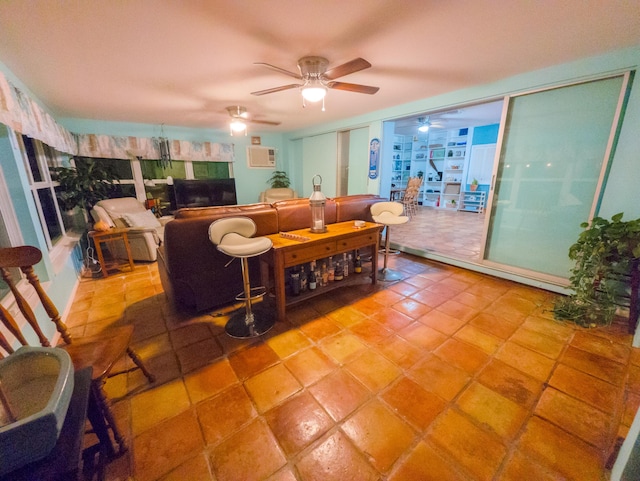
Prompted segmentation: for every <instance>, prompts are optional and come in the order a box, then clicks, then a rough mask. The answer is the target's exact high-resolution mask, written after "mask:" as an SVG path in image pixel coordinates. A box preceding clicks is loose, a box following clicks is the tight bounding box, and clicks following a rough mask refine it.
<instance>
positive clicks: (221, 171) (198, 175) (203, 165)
mask: <svg viewBox="0 0 640 481" xmlns="http://www.w3.org/2000/svg"><path fill="white" fill-rule="evenodd" d="M229 177H230V176H229V164H228V163H226V162H194V163H193V178H194V179H228V178H229Z"/></svg>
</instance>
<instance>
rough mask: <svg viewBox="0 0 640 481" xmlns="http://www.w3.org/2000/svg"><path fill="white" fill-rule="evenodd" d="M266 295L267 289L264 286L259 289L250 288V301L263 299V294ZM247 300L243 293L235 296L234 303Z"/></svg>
mask: <svg viewBox="0 0 640 481" xmlns="http://www.w3.org/2000/svg"><path fill="white" fill-rule="evenodd" d="M266 293H267V288H266V287H264V286H259V287H252V288H251V294H250V296H251V297H250V299H251V300H252V301H253V300H254V299H260V298H261V297H264V296H265V294H266ZM246 300H247V298H246V296H245V295H244V292H241V293H240V294H238V295H237V296H236V301H246Z"/></svg>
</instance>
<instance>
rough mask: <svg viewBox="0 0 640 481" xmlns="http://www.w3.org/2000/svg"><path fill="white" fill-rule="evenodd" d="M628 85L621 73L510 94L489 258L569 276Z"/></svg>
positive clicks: (495, 195) (492, 208)
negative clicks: (574, 247) (575, 245)
mask: <svg viewBox="0 0 640 481" xmlns="http://www.w3.org/2000/svg"><path fill="white" fill-rule="evenodd" d="M624 85H626V82H625V77H624V76H622V75H621V76H618V77H613V78H608V79H603V80H597V81H591V82H586V83H582V84H577V85H572V86H567V87H562V88H556V89H552V90H545V91H542V92H536V93H531V94H526V95H521V96H518V97H513V98H512V99H511V100H510V103H509V109H508V114H507V120H506V123H505V126H504V140H503V143H502V149H501V153H500V161H499V165H498V168H497V175H496V179H497V181H496V185H495V192H494V196H493V202H492V206H491V219H490V221H489V229H488V233H487V240H486V247H485V259H487V260H489V261H491V262H495V263H498V264H503V265H508V266H514V267H517V268H521V269H525V270H529V271H535V272H539V273H543V274H547V275H550V276H554V277H561V278H567V277H568V275H569V269H570V268H571V261H570V260H569V258H568V251H569V247H570V246H571V245H572V244H573V243H574V242H575V241H576V239H577V237H578V235H579V233H580V232H581V228H580V223H581V222H584V221H586V220H588V219H589V216H590V212H591V210H592V206H593V205H594V198H595V197H596V193H597V191H598V188H599V181H600V176H601V172H602V168H603V162H605V159H606V157H607V154H608V146H609V145H610V137H611V135H612V123H613V122H614V120H615V119H616V113H617V112H618V109H619V108H620V105H619V104H620V100H619V99H620V98H621V95H620V93H621V88H622V87H623V86H624Z"/></svg>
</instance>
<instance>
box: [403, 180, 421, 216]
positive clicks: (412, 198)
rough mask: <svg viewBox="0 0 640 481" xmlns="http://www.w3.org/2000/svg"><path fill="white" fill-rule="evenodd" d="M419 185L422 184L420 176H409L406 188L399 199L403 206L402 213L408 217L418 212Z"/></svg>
mask: <svg viewBox="0 0 640 481" xmlns="http://www.w3.org/2000/svg"><path fill="white" fill-rule="evenodd" d="M420 186H422V179H421V178H420V177H409V180H408V181H407V188H406V189H405V191H404V193H403V195H402V197H401V199H400V202H401V203H402V205H403V206H404V213H405V215H407V216H408V217H413V216H414V215H416V214H417V213H418V198H419V196H420Z"/></svg>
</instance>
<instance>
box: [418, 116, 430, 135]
mask: <svg viewBox="0 0 640 481" xmlns="http://www.w3.org/2000/svg"><path fill="white" fill-rule="evenodd" d="M418 123H419V124H420V127H418V131H419V132H428V131H429V127H430V126H431V122H429V117H418Z"/></svg>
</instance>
